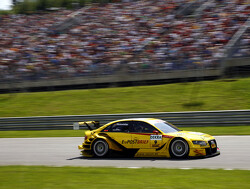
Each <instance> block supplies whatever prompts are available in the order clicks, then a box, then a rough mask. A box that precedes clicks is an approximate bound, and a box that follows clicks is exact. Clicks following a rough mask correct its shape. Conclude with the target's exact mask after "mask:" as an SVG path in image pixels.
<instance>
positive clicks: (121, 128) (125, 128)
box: [103, 121, 132, 133]
mask: <svg viewBox="0 0 250 189" xmlns="http://www.w3.org/2000/svg"><path fill="white" fill-rule="evenodd" d="M131 123H132V122H131V121H120V122H117V123H114V124H112V125H110V126H108V127H107V128H105V129H104V130H103V131H105V132H122V133H128V132H129V128H130V125H131Z"/></svg>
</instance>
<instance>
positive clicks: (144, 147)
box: [78, 118, 220, 158]
mask: <svg viewBox="0 0 250 189" xmlns="http://www.w3.org/2000/svg"><path fill="white" fill-rule="evenodd" d="M165 125H166V128H167V127H169V128H167V129H170V131H174V132H166V131H165V130H164V129H165ZM139 127H142V129H144V130H143V131H137V130H136V129H137V128H139ZM161 127H162V128H163V129H161ZM119 129H124V130H123V131H120V130H119ZM127 129H128V130H127ZM164 131H165V132H164ZM98 140H101V141H104V143H103V142H102V143H103V144H105V143H107V144H108V150H109V151H112V152H122V153H124V154H125V155H126V154H129V155H132V156H133V157H167V158H169V157H173V156H174V157H178V153H181V152H182V151H183V149H184V148H187V149H186V152H187V154H186V156H190V157H192V156H195V157H196V156H210V155H218V154H219V153H220V152H219V151H218V148H217V144H216V140H215V138H214V137H213V136H210V135H208V134H204V133H199V132H190V131H181V130H179V129H178V128H176V127H175V126H173V125H172V124H170V123H168V122H165V121H163V120H159V119H154V118H139V119H123V120H117V121H113V122H110V123H108V124H106V125H104V126H102V127H99V128H98V129H95V130H92V131H86V132H85V141H84V142H83V144H82V145H79V146H78V148H79V149H80V150H81V151H82V155H84V156H87V157H92V156H95V155H96V153H98V150H99V151H100V152H101V151H102V150H103V144H101V145H100V146H99V147H95V148H96V149H94V147H93V146H94V144H95V142H96V141H98ZM176 141H177V142H176ZM183 141H184V142H183ZM173 143H175V145H174V144H173ZM186 144H187V145H188V146H187V145H186ZM173 145H174V146H173ZM183 153H184V151H183ZM180 157H181V156H180Z"/></svg>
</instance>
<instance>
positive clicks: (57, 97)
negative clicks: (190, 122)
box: [0, 78, 250, 117]
mask: <svg viewBox="0 0 250 189" xmlns="http://www.w3.org/2000/svg"><path fill="white" fill-rule="evenodd" d="M230 109H232V110H239V109H250V78H245V79H238V80H216V81H201V82H193V83H177V84H166V85H154V86H139V87H124V88H105V89H90V90H68V91H54V92H36V93H15V94H0V117H19V116H20V117H22V116H52V115H87V114H113V113H139V112H175V111H176V112H178V111H204V110H230Z"/></svg>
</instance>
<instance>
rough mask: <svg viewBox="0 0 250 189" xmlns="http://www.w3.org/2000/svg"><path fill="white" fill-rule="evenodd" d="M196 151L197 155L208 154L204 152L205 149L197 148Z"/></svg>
mask: <svg viewBox="0 0 250 189" xmlns="http://www.w3.org/2000/svg"><path fill="white" fill-rule="evenodd" d="M194 152H195V153H196V155H201V156H205V155H206V154H204V153H203V152H204V150H198V149H196V150H194Z"/></svg>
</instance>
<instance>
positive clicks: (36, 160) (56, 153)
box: [0, 136, 250, 170]
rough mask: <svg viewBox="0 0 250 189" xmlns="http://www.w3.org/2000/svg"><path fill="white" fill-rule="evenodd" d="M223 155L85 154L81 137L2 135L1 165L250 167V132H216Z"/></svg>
mask: <svg viewBox="0 0 250 189" xmlns="http://www.w3.org/2000/svg"><path fill="white" fill-rule="evenodd" d="M215 138H216V140H217V143H218V146H219V147H220V151H221V155H219V156H215V157H211V158H202V159H187V160H172V159H161V158H108V159H96V158H84V157H82V156H80V152H79V150H78V149H77V145H78V144H81V143H82V141H83V138H81V137H61V138H59V137H58V138H1V139H0V165H47V166H84V167H93V166H95V167H102V166H106V167H128V168H137V167H158V168H183V169H188V168H209V169H220V168H221V169H228V170H230V169H244V170H250V136H216V137H215Z"/></svg>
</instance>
